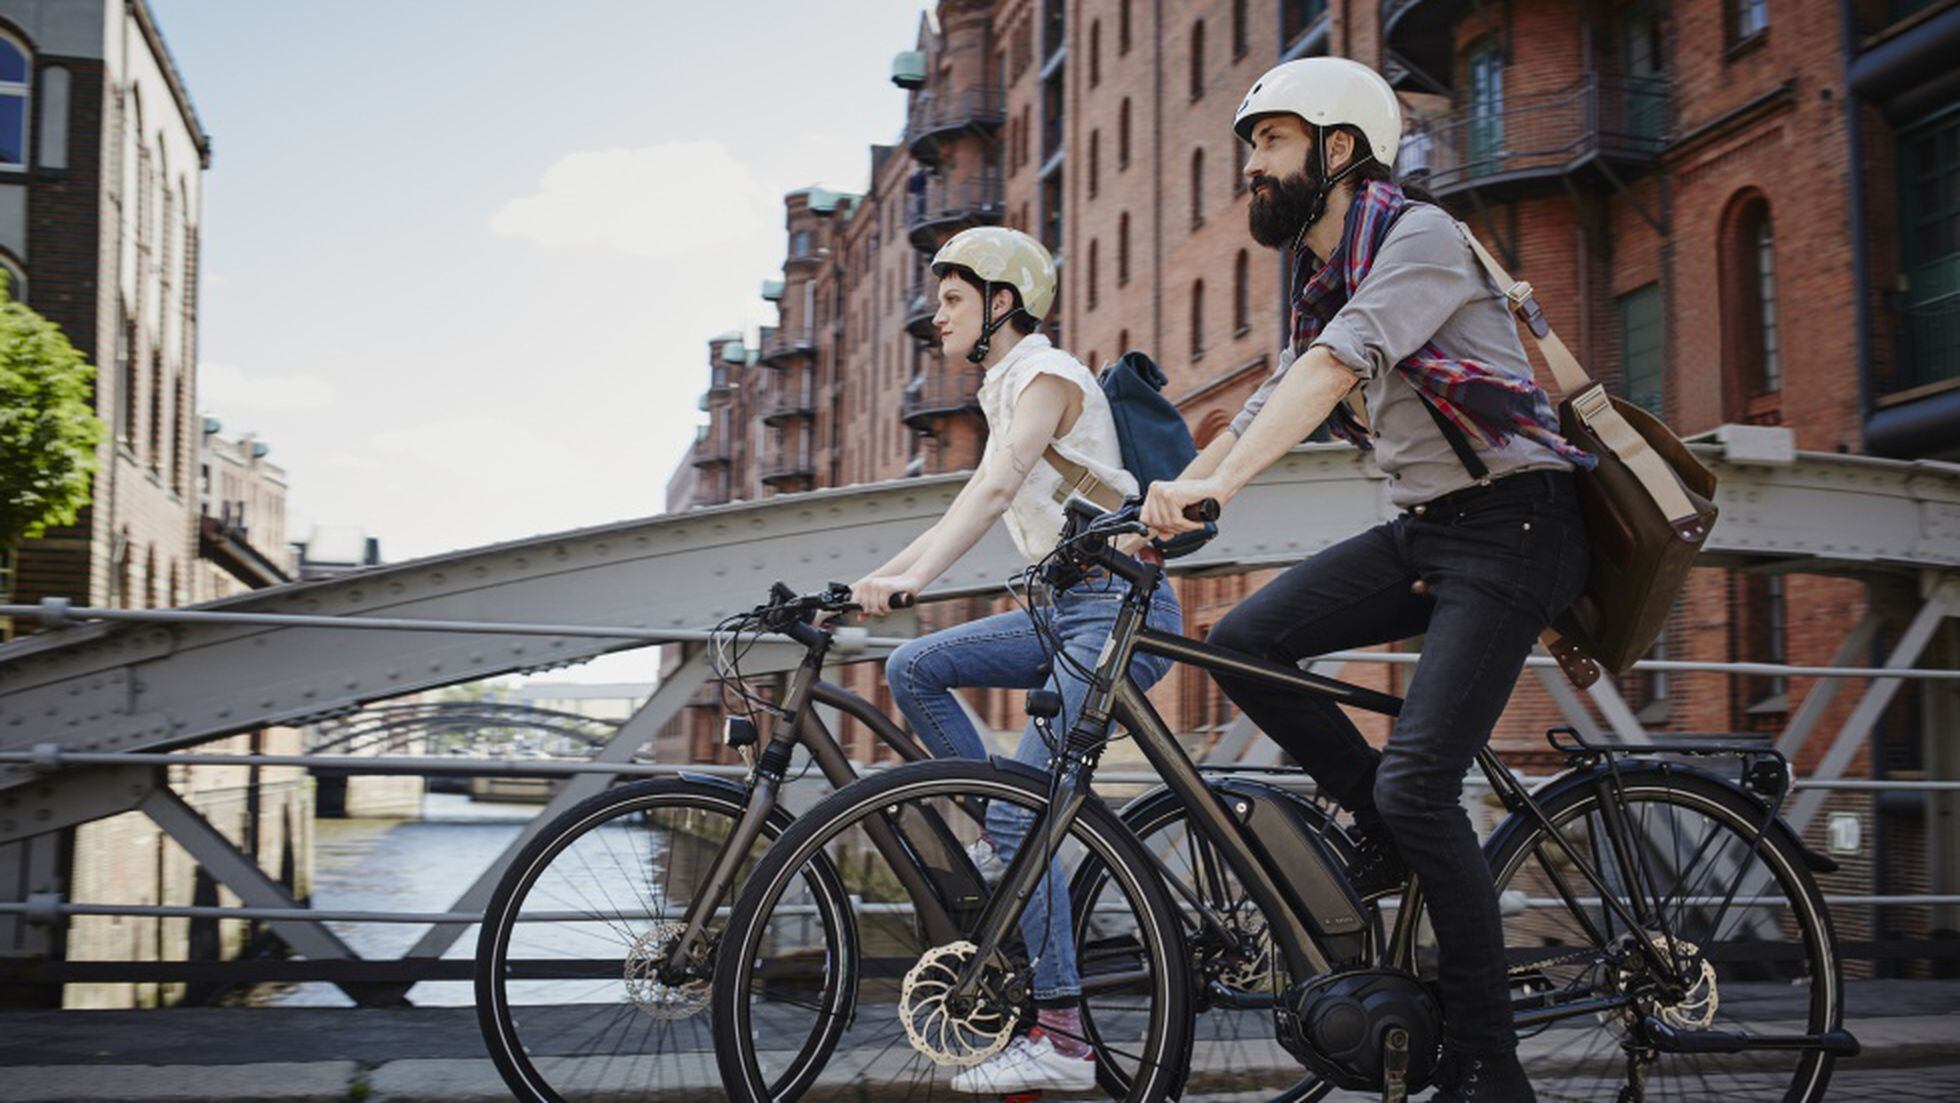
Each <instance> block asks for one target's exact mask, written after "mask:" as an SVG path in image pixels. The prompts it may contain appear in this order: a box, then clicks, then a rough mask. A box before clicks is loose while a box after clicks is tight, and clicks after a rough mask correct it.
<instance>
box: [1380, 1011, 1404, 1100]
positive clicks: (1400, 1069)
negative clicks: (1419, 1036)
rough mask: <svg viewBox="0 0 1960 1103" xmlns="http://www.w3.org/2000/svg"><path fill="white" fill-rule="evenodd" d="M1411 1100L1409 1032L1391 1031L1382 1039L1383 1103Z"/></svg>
mask: <svg viewBox="0 0 1960 1103" xmlns="http://www.w3.org/2000/svg"><path fill="white" fill-rule="evenodd" d="M1408 1098H1409V1032H1408V1031H1406V1030H1403V1029H1402V1028H1401V1027H1395V1028H1393V1029H1391V1030H1389V1032H1388V1034H1387V1036H1386V1037H1385V1038H1383V1039H1382V1103H1406V1101H1407V1100H1408Z"/></svg>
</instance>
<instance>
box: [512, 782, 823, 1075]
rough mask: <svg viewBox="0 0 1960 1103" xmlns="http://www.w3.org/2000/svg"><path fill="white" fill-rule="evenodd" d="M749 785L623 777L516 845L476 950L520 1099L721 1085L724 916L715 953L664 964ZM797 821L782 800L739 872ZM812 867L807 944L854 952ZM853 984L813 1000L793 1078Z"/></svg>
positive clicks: (791, 1066) (816, 1054) (713, 936)
mask: <svg viewBox="0 0 1960 1103" xmlns="http://www.w3.org/2000/svg"><path fill="white" fill-rule="evenodd" d="M747 798H748V794H747V793H746V792H744V791H743V790H742V789H740V788H739V787H735V786H730V785H724V784H719V783H716V782H712V781H706V780H698V779H688V778H668V779H660V780H653V781H642V782H637V783H634V784H631V785H623V786H619V787H617V788H614V789H610V790H608V791H606V792H604V793H600V794H598V795H596V796H594V797H592V798H591V799H589V800H587V801H585V802H583V803H582V804H580V805H578V806H577V807H575V808H573V809H572V810H570V811H569V812H567V813H565V814H564V815H563V816H560V817H559V818H558V819H556V820H554V821H553V822H552V823H550V824H549V825H547V826H546V827H545V828H544V829H543V830H542V831H540V832H539V833H538V835H537V837H536V838H534V839H532V840H531V842H530V843H529V844H528V845H527V846H526V847H525V848H524V849H523V851H522V852H520V853H519V854H518V856H517V859H516V860H515V861H514V862H512V864H511V867H510V869H509V871H508V872H506V873H505V875H504V878H503V880H502V881H501V882H500V883H499V884H498V886H497V890H496V892H495V893H494V894H493V895H492V897H491V900H490V904H489V907H488V908H487V909H486V910H485V913H484V921H483V924H482V927H481V930H480V933H479V935H478V938H477V958H476V964H477V967H476V996H477V1000H476V1006H477V1020H478V1024H479V1026H480V1027H481V1029H482V1031H483V1040H484V1044H485V1046H486V1048H487V1049H488V1050H489V1052H490V1056H491V1059H492V1060H493V1061H494V1062H495V1064H496V1066H497V1071H498V1072H499V1073H500V1074H502V1076H503V1078H504V1082H505V1084H506V1085H507V1086H508V1087H509V1088H510V1090H511V1093H512V1094H513V1095H514V1096H515V1097H516V1098H518V1099H521V1100H526V1101H530V1103H598V1101H600V1100H617V1099H626V1098H631V1099H673V1100H678V1099H682V1098H687V1097H690V1096H691V1097H699V1096H700V1095H702V1094H703V1093H708V1094H712V1093H713V1092H714V1091H715V1090H716V1088H717V1087H718V1086H719V1078H718V1077H717V1076H716V1075H715V1073H714V1066H713V1060H712V1057H711V1056H710V1053H711V1051H712V1050H713V1049H714V1046H715V1039H714V1035H713V1033H712V1032H711V1030H710V1029H709V1024H708V1015H707V1003H708V988H709V984H708V977H709V974H710V971H711V970H712V965H713V955H714V952H715V946H716V943H717V941H718V939H719V937H720V932H721V927H722V923H723V922H724V916H717V917H716V918H715V919H713V920H712V921H711V922H710V924H709V929H708V935H709V939H710V941H709V943H708V948H707V954H706V958H705V960H704V961H703V963H702V965H701V966H700V967H699V968H697V969H695V970H693V971H692V972H691V973H690V975H689V976H687V977H685V978H681V977H663V976H662V975H661V973H660V971H659V967H660V965H661V964H662V963H664V962H665V960H666V958H667V951H668V950H670V949H671V947H672V946H673V945H674V940H675V939H676V938H677V937H678V936H679V933H680V930H681V926H682V925H681V923H680V919H681V917H682V915H683V914H685V912H686V911H687V908H688V906H689V905H690V904H692V903H693V902H694V900H695V899H696V897H697V896H698V895H699V894H700V892H701V891H702V889H703V887H704V885H705V882H706V879H707V876H708V873H709V871H710V870H711V869H712V868H713V866H714V864H715V861H716V859H717V858H718V857H719V856H720V854H721V852H722V850H723V848H724V847H726V846H728V845H729V842H730V836H731V834H732V832H733V830H734V827H735V825H736V822H737V821H738V820H739V819H740V817H741V814H742V810H743V807H744V805H745V804H746V802H747ZM791 822H792V818H791V817H790V816H789V814H788V813H787V812H784V811H783V810H782V809H780V808H778V809H776V810H775V811H774V812H773V813H772V814H771V816H770V818H769V820H768V821H767V823H766V824H765V826H764V830H763V832H762V836H761V837H760V838H758V839H757V840H756V841H755V842H754V843H753V844H751V846H750V849H749V852H748V853H747V854H745V855H744V856H743V860H742V862H741V864H740V866H738V868H737V870H736V874H735V878H736V879H735V882H734V883H735V884H736V885H740V883H741V878H742V877H744V876H746V875H747V873H748V871H749V869H750V868H752V867H753V866H754V864H755V862H756V861H757V860H758V859H759V858H760V857H761V855H762V852H763V851H764V850H765V849H766V848H767V846H768V845H769V842H770V840H771V839H773V838H775V837H776V836H777V835H780V834H781V833H782V832H783V830H784V829H786V828H787V827H788V826H789V825H790V823H791ZM808 874H809V876H810V877H811V878H812V881H811V884H810V886H809V890H810V891H809V892H808V896H809V900H810V903H811V927H812V929H813V931H816V932H821V934H820V935H813V936H812V937H813V941H818V942H821V943H822V944H823V945H825V946H827V947H829V948H830V949H831V951H832V952H833V953H835V954H836V955H837V956H838V957H839V958H840V960H848V959H849V958H850V955H849V953H848V952H847V951H848V948H847V946H846V945H845V942H846V940H848V938H849V935H850V916H849V914H848V910H847V909H848V901H846V900H845V899H844V897H843V895H842V894H841V893H840V892H838V891H837V890H836V886H835V883H834V880H827V879H826V878H827V871H825V870H823V869H821V868H812V869H811V870H809V871H808ZM731 895H732V892H731ZM724 904H725V901H724ZM723 912H724V915H725V907H724V909H723ZM840 980H841V977H840ZM847 997H848V991H847V989H846V988H845V986H843V985H842V984H841V983H840V984H839V985H838V986H836V987H834V988H832V989H831V990H829V991H827V992H823V993H818V994H817V995H816V996H815V997H813V1003H815V1004H816V1005H818V1006H822V1007H826V1008H828V1009H829V1014H828V1015H826V1016H822V1018H823V1019H824V1020H825V1021H827V1022H829V1023H830V1024H832V1026H831V1029H829V1030H821V1029H819V1030H813V1031H812V1032H811V1034H810V1036H809V1048H808V1050H807V1051H806V1052H803V1053H801V1054H798V1055H797V1059H796V1060H792V1061H785V1062H784V1069H785V1073H786V1075H788V1076H790V1077H792V1078H795V1077H800V1076H802V1075H805V1074H806V1073H807V1072H808V1071H809V1070H810V1069H812V1068H813V1067H816V1066H818V1065H821V1063H822V1060H823V1058H824V1057H825V1056H826V1055H827V1050H826V1049H825V1046H826V1044H828V1043H831V1042H834V1041H835V1039H836V1034H837V1032H838V1030H841V1024H842V1021H843V1018H844V1017H845V1016H846V1015H847V1014H848V1007H847V1005H845V1004H844V1003H843V1002H842V1001H843V1000H845V999H846V998H847Z"/></svg>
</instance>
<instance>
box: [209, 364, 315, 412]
mask: <svg viewBox="0 0 1960 1103" xmlns="http://www.w3.org/2000/svg"><path fill="white" fill-rule="evenodd" d="M197 400H198V405H199V406H200V407H202V408H204V409H206V410H209V411H211V412H212V413H214V414H217V415H218V416H220V417H222V416H224V415H225V414H227V413H231V412H234V411H263V410H276V411H293V410H323V409H326V408H327V407H329V406H332V405H333V404H334V400H335V395H334V388H333V384H331V383H329V382H327V381H326V380H324V379H321V378H320V377H318V376H313V375H249V374H247V373H246V372H244V371H242V370H240V369H238V368H235V367H232V366H231V365H230V364H199V365H198V366H197Z"/></svg>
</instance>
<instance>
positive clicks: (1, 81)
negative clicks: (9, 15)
mask: <svg viewBox="0 0 1960 1103" xmlns="http://www.w3.org/2000/svg"><path fill="white" fill-rule="evenodd" d="M33 73H34V65H33V62H32V60H31V59H30V57H29V54H28V51H27V47H25V46H23V45H21V43H20V42H18V41H17V40H15V39H14V38H13V37H11V36H9V35H5V34H0V167H5V168H26V167H27V118H28V116H27V97H28V90H29V86H30V84H31V82H32V81H33V79H34V77H33Z"/></svg>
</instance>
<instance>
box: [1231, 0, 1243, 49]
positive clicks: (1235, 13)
mask: <svg viewBox="0 0 1960 1103" xmlns="http://www.w3.org/2000/svg"><path fill="white" fill-rule="evenodd" d="M1245 51H1246V40H1245V0H1232V60H1234V61H1237V60H1238V59H1239V58H1242V57H1244V56H1245Z"/></svg>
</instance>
